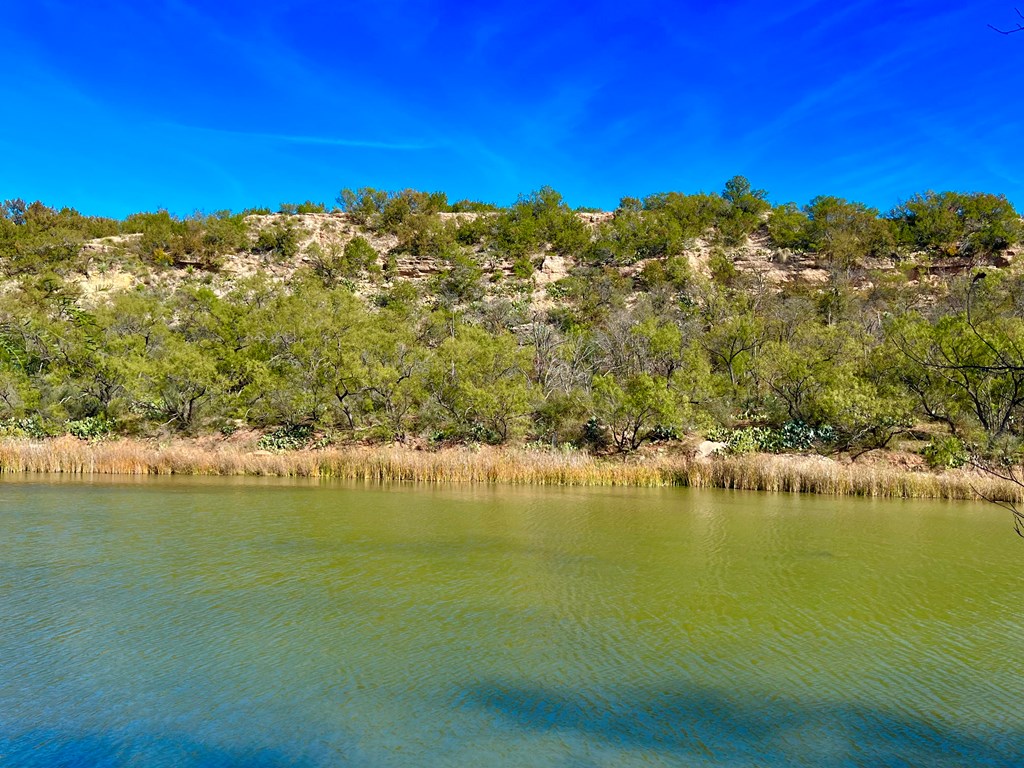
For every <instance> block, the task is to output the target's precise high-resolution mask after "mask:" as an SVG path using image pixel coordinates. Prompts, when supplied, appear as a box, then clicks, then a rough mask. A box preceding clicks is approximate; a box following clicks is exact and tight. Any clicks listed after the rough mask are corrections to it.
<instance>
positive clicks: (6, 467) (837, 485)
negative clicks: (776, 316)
mask: <svg viewBox="0 0 1024 768" xmlns="http://www.w3.org/2000/svg"><path fill="white" fill-rule="evenodd" d="M0 472H4V473H35V472H48V473H62V474H71V475H92V474H104V475H106V474H112V475H117V474H127V475H174V474H180V475H265V476H282V477H287V476H292V477H321V478H339V479H344V480H357V481H364V482H420V483H515V484H522V485H627V486H663V485H682V486H691V487H694V488H731V489H736V490H747V491H770V492H777V493H823V494H832V495H839V496H871V497H888V498H939V499H975V498H980V497H985V498H988V499H998V500H1002V501H1012V502H1020V501H1022V494H1021V489H1020V488H1018V487H1017V486H1014V485H1012V484H1010V483H1006V482H1004V481H1001V480H998V479H995V478H991V477H988V476H986V475H983V474H979V473H977V472H973V471H966V470H958V471H954V472H944V473H930V472H911V471H907V470H903V469H900V468H898V467H893V466H863V465H859V464H851V463H840V462H835V461H830V460H828V459H825V458H822V457H814V456H793V455H766V454H748V455H741V456H721V457H712V458H707V459H697V458H691V457H688V456H685V455H679V454H675V455H672V454H664V455H663V454H657V455H651V456H630V457H595V456H593V455H591V454H588V453H585V452H577V451H571V452H563V451H554V450H537V449H526V448H490V447H480V448H468V447H467V448H445V449H441V450H436V451H426V450H417V449H413V448H409V447H406V446H400V445H389V446H359V445H356V446H346V447H339V448H329V449H324V450H315V451H313V450H303V451H289V452H287V453H270V452H267V451H251V450H246V449H245V448H244V447H239V446H237V445H232V444H227V443H224V444H218V445H215V446H212V447H210V446H205V445H200V444H198V443H197V442H194V441H188V440H177V441H172V442H167V443H154V442H147V441H142V440H131V439H120V440H113V441H100V442H86V441H82V440H78V439H75V438H70V437H63V438H55V439H50V440H28V439H16V438H9V439H3V440H0Z"/></svg>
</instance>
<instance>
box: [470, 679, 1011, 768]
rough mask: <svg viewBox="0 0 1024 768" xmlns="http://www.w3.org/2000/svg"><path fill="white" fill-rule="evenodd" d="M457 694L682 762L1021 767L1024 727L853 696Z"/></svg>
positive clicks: (532, 723) (489, 690)
mask: <svg viewBox="0 0 1024 768" xmlns="http://www.w3.org/2000/svg"><path fill="white" fill-rule="evenodd" d="M460 701H461V702H462V703H463V705H467V704H468V705H469V706H474V707H480V708H483V709H486V710H489V711H492V712H498V713H500V715H501V716H503V717H504V718H505V719H506V720H507V721H509V723H510V724H511V725H512V726H513V727H516V728H525V729H529V730H535V731H559V732H562V733H567V732H568V733H576V734H577V735H579V736H581V737H583V738H585V739H596V740H599V741H601V742H604V743H606V744H609V745H612V746H615V747H619V748H624V749H640V750H653V751H657V752H664V753H671V754H675V755H678V756H679V757H685V758H688V762H687V763H686V764H687V765H690V764H693V765H701V764H704V761H706V762H707V764H715V765H723V764H725V765H758V766H770V767H772V768H774V767H775V766H779V767H781V766H815V767H816V768H847V767H849V766H858V767H859V766H872V767H874V766H900V767H901V768H909V767H910V766H925V765H927V766H935V767H936V768H940V767H942V768H944V767H949V768H952V766H958V767H960V766H978V767H979V768H980V767H981V766H985V767H986V768H1011V767H1012V768H1020V767H1021V766H1024V733H1021V732H1015V733H1006V732H996V731H991V732H977V733H975V732H971V731H969V730H965V729H961V728H956V727H950V726H947V725H944V724H941V723H937V722H929V721H926V720H922V719H918V718H916V717H913V716H910V715H903V714H899V713H894V712H891V711H886V710H882V709H874V708H871V707H867V706H861V705H856V704H842V703H831V702H822V703H802V702H799V701H795V700H792V699H782V698H768V697H765V698H761V699H757V698H751V697H749V696H748V697H744V696H743V695H740V694H736V695H733V694H731V693H728V692H724V691H717V690H708V689H700V688H692V687H691V688H688V689H686V690H674V691H667V692H663V691H655V690H649V689H642V688H626V689H616V690H611V691H609V690H593V691H584V690H577V691H573V690H559V689H549V688H544V687H536V688H524V687H515V686H511V687H510V686H505V685H502V684H500V683H497V682H496V683H493V684H489V685H483V686H478V687H475V688H471V689H468V690H465V691H463V692H462V694H461V696H460Z"/></svg>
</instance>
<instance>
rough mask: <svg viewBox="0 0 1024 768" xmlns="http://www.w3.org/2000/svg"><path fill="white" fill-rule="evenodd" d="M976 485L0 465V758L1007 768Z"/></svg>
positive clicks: (1014, 692) (1003, 640) (238, 763)
mask: <svg viewBox="0 0 1024 768" xmlns="http://www.w3.org/2000/svg"><path fill="white" fill-rule="evenodd" d="M1022 567H1024V541H1021V540H1019V539H1017V538H1016V537H1015V536H1014V534H1013V531H1012V527H1011V525H1010V522H1009V520H1008V519H1007V516H1006V514H1005V513H1003V512H1001V511H999V510H996V509H994V508H990V507H987V506H985V505H982V504H974V505H971V504H960V505H952V504H941V503H924V502H920V503H919V502H913V503H912V502H870V501H862V500H837V499H832V498H823V497H817V498H815V497H794V496H771V495H759V494H740V493H726V492H696V491H692V490H682V489H662V490H646V489H643V490H641V489H597V490H591V489H587V490H580V489H554V490H552V489H535V488H526V489H524V488H509V487H494V488H490V487H488V488H479V487H477V488H436V487H423V486H420V487H410V486H395V487H386V488H384V487H350V486H343V485H336V484H329V483H303V482H285V481H257V480H223V479H209V480H203V479H186V478H175V479H171V480H163V481H158V480H140V481H135V482H125V481H123V480H122V481H110V480H107V481H95V482H82V481H77V482H52V481H43V482H41V481H38V480H36V481H32V480H9V479H8V480H0V765H3V766H18V768H22V767H25V768H53V767H54V766H76V767H77V766H83V767H84V766H90V767H91V766H101V767H106V766H118V767H120V766H131V767H132V768H136V767H138V766H175V767H177V766H184V767H185V768H199V767H202V768H211V767H213V766H217V767H218V768H221V767H223V768H242V767H243V766H244V767H245V768H253V767H255V768H269V766H302V767H303V768H306V767H309V768H313V767H317V768H319V767H320V766H360V767H361V766H567V767H568V766H573V767H576V768H581V767H583V766H638V765H643V766H656V765H680V766H712V765H713V766H755V765H756V766H815V767H820V766H824V767H825V768H829V767H831V766H883V765H885V766H888V765H892V766H1021V765H1024V670H1022V661H1024V653H1022V651H1024V621H1022V613H1021V604H1022V590H1021V586H1022V579H1021V573H1022Z"/></svg>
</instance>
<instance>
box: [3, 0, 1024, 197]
mask: <svg viewBox="0 0 1024 768" xmlns="http://www.w3.org/2000/svg"><path fill="white" fill-rule="evenodd" d="M1016 21H1017V17H1016V15H1015V13H1014V9H1013V6H1012V2H1010V1H1009V0H1007V2H964V3H946V2H934V1H933V2H917V1H914V2H899V0H895V1H893V2H884V3H883V2H848V3H825V2H813V1H810V0H793V2H789V3H779V2H768V1H767V0H763V1H762V0H749V1H747V2H734V3H725V4H719V5H711V4H708V3H690V2H675V3H667V2H665V3H661V2H658V3H655V2H646V1H645V0H626V1H625V2H616V3H606V2H591V3H571V2H559V1H557V0H556V2H549V3H547V4H544V5H541V4H537V3H526V2H518V3H510V2H483V3H445V2H433V3H431V2H401V1H397V0H391V1H390V2H387V3H310V2H292V1H289V0H279V1H278V2H275V3H272V4H262V3H259V2H236V1H235V0H226V1H222V2H217V3H213V2H209V3H197V2H186V1H184V0H173V1H169V2H161V1H160V0H152V2H146V3H137V2H132V3H128V2H105V1H104V0H98V1H96V2H89V3H82V2H80V1H76V2H59V1H56V0H37V1H36V2H29V3H15V4H12V5H10V6H9V7H7V8H5V9H4V20H3V22H2V24H0V45H2V46H3V49H4V50H5V52H6V56H5V57H4V58H5V60H6V64H7V66H6V67H5V76H4V77H3V78H0V99H2V102H0V103H2V104H3V105H4V109H3V111H2V112H0V118H2V119H0V151H2V152H3V158H4V160H3V165H2V166H0V197H2V198H7V197H24V198H26V199H37V198H38V199H42V200H43V201H44V202H47V203H48V204H50V205H57V206H63V205H70V206H74V207H76V208H78V209H79V210H81V211H83V212H85V213H94V214H105V215H116V216H123V215H125V214H127V213H129V212H133V211H138V210H153V209H155V208H158V207H164V208H168V209H170V210H171V211H172V212H175V213H179V214H186V213H190V212H191V211H193V210H196V209H202V210H206V211H212V210H217V209H222V208H232V209H241V208H245V207H250V206H256V205H268V206H277V205H278V204H279V203H281V202H285V201H288V202H298V201H302V200H306V199H313V200H318V201H324V202H333V200H334V197H335V196H336V195H337V193H338V190H339V189H341V188H342V187H357V186H364V185H365V186H374V187H380V188H386V189H399V188H405V187H413V188H417V189H425V190H437V189H440V190H444V191H446V192H448V194H449V196H450V198H452V199H460V198H465V197H469V198H472V199H478V200H487V201H491V202H497V203H501V204H507V203H510V202H512V201H514V200H515V198H516V195H517V194H518V193H524V192H529V191H531V190H533V189H537V188H539V187H540V186H542V185H544V184H549V185H551V186H553V187H555V188H556V189H558V190H559V191H561V192H562V193H563V195H564V196H565V197H566V199H567V201H568V202H569V203H570V204H572V205H584V206H593V207H601V208H613V207H614V206H615V205H616V203H617V201H618V199H619V198H620V197H621V196H623V195H634V196H642V195H645V194H649V193H652V192H658V191H668V190H679V191H683V192H696V191H699V190H705V191H717V190H720V189H721V188H722V184H723V182H724V181H725V180H726V179H727V178H729V177H730V176H732V175H734V174H743V175H745V176H747V177H749V178H750V180H751V181H752V182H753V183H754V185H755V186H757V187H762V188H765V189H767V190H768V192H769V197H770V199H772V200H773V201H774V202H785V201H788V200H794V201H796V202H798V203H800V204H803V203H806V202H807V201H808V200H809V199H810V198H811V197H813V196H814V195H817V194H835V195H839V196H843V197H847V198H849V199H854V200H860V201H863V202H866V203H868V204H870V205H873V206H876V207H879V208H882V209H887V208H889V207H890V206H891V205H893V204H894V203H896V202H897V201H898V200H899V199H901V198H905V197H907V196H909V195H910V194H912V193H914V192H918V191H923V190H926V189H935V190H944V189H954V190H961V191H985V192H996V193H1003V194H1006V195H1007V196H1008V197H1009V198H1010V199H1011V200H1012V201H1013V202H1014V203H1015V204H1016V205H1017V207H1018V209H1020V208H1022V207H1024V131H1022V128H1024V99H1022V98H1021V97H1020V83H1021V78H1022V74H1024V33H1021V34H1020V35H1017V36H1009V37H1004V36H1001V35H998V34H996V33H994V32H992V31H991V30H989V29H988V28H987V27H986V25H987V24H989V23H992V24H995V25H997V26H998V25H1001V26H1004V27H1011V26H1013V25H1014V24H1015V23H1016Z"/></svg>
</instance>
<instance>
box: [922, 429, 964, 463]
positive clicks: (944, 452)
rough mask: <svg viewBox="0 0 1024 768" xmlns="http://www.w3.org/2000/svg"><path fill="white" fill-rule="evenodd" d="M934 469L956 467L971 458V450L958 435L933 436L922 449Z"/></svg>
mask: <svg viewBox="0 0 1024 768" xmlns="http://www.w3.org/2000/svg"><path fill="white" fill-rule="evenodd" d="M921 455H922V456H924V458H925V461H927V462H928V466H929V467H931V468H932V469H956V468H957V467H962V466H963V465H964V464H966V463H967V462H968V461H970V459H971V454H970V451H968V450H967V446H965V445H964V443H963V441H962V440H961V439H960V438H958V437H953V436H952V435H950V436H947V437H933V438H932V439H931V440H930V441H929V442H928V445H926V446H925V447H924V448H923V449H922V450H921Z"/></svg>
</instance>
